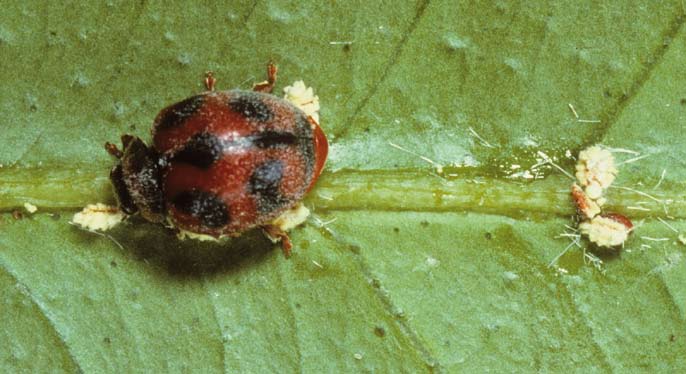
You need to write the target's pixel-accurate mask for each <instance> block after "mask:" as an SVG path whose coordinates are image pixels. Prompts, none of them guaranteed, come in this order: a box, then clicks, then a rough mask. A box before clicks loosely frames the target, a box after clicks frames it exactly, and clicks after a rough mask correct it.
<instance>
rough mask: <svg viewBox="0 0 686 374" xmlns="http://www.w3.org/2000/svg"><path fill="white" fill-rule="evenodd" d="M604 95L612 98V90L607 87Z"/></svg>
mask: <svg viewBox="0 0 686 374" xmlns="http://www.w3.org/2000/svg"><path fill="white" fill-rule="evenodd" d="M603 96H605V97H606V98H610V97H612V92H610V90H609V89H607V88H606V89H605V91H603Z"/></svg>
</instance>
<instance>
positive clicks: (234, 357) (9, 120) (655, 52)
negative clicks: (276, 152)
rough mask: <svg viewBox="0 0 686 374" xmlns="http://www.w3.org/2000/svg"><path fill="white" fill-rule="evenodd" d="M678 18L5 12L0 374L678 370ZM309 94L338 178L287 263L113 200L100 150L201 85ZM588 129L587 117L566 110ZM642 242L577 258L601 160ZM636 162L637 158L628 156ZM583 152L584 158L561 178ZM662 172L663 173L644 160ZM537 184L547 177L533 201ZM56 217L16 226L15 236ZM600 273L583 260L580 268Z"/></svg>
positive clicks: (572, 11) (646, 9)
mask: <svg viewBox="0 0 686 374" xmlns="http://www.w3.org/2000/svg"><path fill="white" fill-rule="evenodd" d="M684 12H685V8H684V5H683V2H682V1H676V0H674V1H665V2H662V3H660V4H652V3H651V4H649V5H648V4H646V5H636V4H633V3H632V4H628V3H626V4H625V3H623V2H615V3H609V2H606V3H603V4H597V2H591V1H585V2H582V3H579V2H554V3H544V2H504V1H502V2H495V3H493V4H482V3H478V2H465V3H464V4H461V3H449V2H428V1H420V2H418V3H408V2H392V3H391V2H388V3H385V4H382V3H374V2H340V3H335V4H321V5H320V4H317V3H309V4H303V3H302V2H286V1H282V0H279V1H271V2H257V1H256V2H252V3H247V2H242V3H236V4H225V5H219V4H213V5H189V6H186V7H182V6H180V5H174V6H170V5H169V4H167V3H162V2H136V3H134V2H119V1H109V2H102V3H88V4H78V7H77V6H76V5H75V4H71V5H62V4H56V3H55V4H53V3H46V2H38V1H29V2H19V1H10V2H9V4H3V11H2V12H1V13H0V63H1V66H2V69H0V89H1V90H2V92H3V95H1V96H0V115H1V117H0V118H1V119H0V126H2V132H1V133H0V144H1V145H2V147H0V164H1V165H0V211H2V212H3V214H2V216H1V218H2V220H1V221H0V290H1V292H2V293H1V295H0V303H1V304H0V305H2V315H1V317H0V318H2V321H1V322H2V323H1V324H0V326H1V327H0V368H1V369H2V371H3V372H20V371H26V372H45V371H56V372H75V371H76V372H78V371H83V372H131V371H141V372H143V371H144V372H222V371H224V372H236V371H243V372H276V371H285V372H359V371H379V372H432V371H437V372H481V371H485V370H490V371H495V372H532V371H541V372H566V371H571V370H574V371H579V372H678V371H679V369H681V368H683V367H685V366H686V358H685V357H684V355H683V352H684V350H685V349H686V320H685V318H684V315H685V309H686V267H685V266H684V251H685V249H686V246H685V244H683V243H681V242H680V241H679V239H678V237H679V235H680V234H681V235H683V234H686V161H684V160H686V147H685V146H684V140H683V139H684V138H683V132H684V128H685V126H686V125H685V123H686V122H685V121H686V88H685V87H686V78H685V77H686V66H685V65H684V63H683V61H685V60H686V30H685V29H684V27H683V24H684V20H685V19H686V18H685V14H684ZM270 60H273V61H275V62H276V63H277V64H278V66H279V82H278V87H279V89H280V88H282V87H284V86H285V85H287V84H289V83H291V82H293V81H295V80H298V79H304V80H305V82H306V83H307V84H308V85H311V86H313V87H314V88H315V90H316V93H317V94H318V95H319V97H320V100H321V105H322V110H321V120H322V126H323V128H324V129H325V131H326V132H327V134H328V135H329V139H330V142H331V153H330V159H329V162H328V164H327V168H326V170H325V172H324V175H323V176H322V178H321V180H320V181H319V183H318V185H317V187H316V188H315V189H314V190H313V191H312V193H311V194H310V196H308V198H307V199H306V204H307V205H308V206H309V207H310V208H311V209H312V210H313V215H312V217H311V218H310V220H308V222H307V223H306V224H305V225H304V226H302V227H299V228H297V229H295V230H293V231H292V233H291V237H292V240H293V243H294V255H293V256H292V257H291V258H290V259H285V258H284V257H283V255H282V254H281V252H280V251H279V250H278V249H277V248H275V247H274V246H273V245H272V244H271V243H270V242H269V241H268V240H266V239H265V238H263V237H262V236H261V234H260V233H259V232H250V233H246V234H245V235H243V236H241V237H240V238H237V239H234V240H232V241H230V242H229V243H226V244H224V245H219V244H215V243H201V242H194V241H179V240H177V239H176V237H175V236H174V235H173V233H171V232H170V231H169V230H166V229H164V228H162V227H159V226H155V225H151V224H147V223H144V222H142V221H141V220H140V219H135V218H134V219H131V220H128V221H126V223H125V224H123V225H120V226H119V227H117V228H115V229H114V230H112V231H109V232H107V233H105V234H95V233H91V232H86V231H83V230H79V229H78V228H76V227H74V226H72V225H70V224H69V220H70V219H71V216H72V215H73V213H75V212H76V211H78V210H79V209H80V207H82V206H84V205H85V204H87V203H92V202H109V203H111V202H113V197H112V192H111V188H110V187H109V183H108V179H107V174H108V169H109V168H110V167H111V166H112V164H113V162H114V161H113V160H112V158H111V157H110V156H108V155H107V153H106V152H105V151H104V150H103V147H102V145H103V144H104V143H105V142H106V141H115V140H117V139H118V137H119V136H120V135H121V134H123V133H132V134H135V135H138V136H141V137H143V138H144V139H146V140H149V126H150V124H151V122H152V119H153V118H154V116H155V115H156V114H157V112H158V111H159V110H160V108H163V107H164V106H166V105H168V104H170V103H172V102H175V101H178V100H180V99H182V98H185V97H187V96H189V95H191V94H193V93H196V92H199V91H201V90H202V89H203V86H202V77H203V75H204V72H205V71H207V70H212V71H214V72H215V76H216V77H218V79H219V81H218V87H219V89H228V88H234V87H238V88H243V89H249V88H250V87H251V85H252V83H253V82H256V81H260V80H262V79H263V75H264V70H265V65H266V63H267V62H268V61H270ZM570 104H571V108H573V111H574V112H575V113H576V114H577V115H578V116H579V118H576V117H575V113H574V112H573V111H572V110H570ZM596 143H602V144H604V145H606V146H608V147H612V148H616V149H617V151H616V152H615V156H616V157H617V158H618V160H619V161H620V162H624V163H621V164H620V166H619V169H620V173H619V176H618V179H617V181H616V182H615V184H614V186H616V187H621V188H614V189H610V190H609V191H608V196H607V197H608V204H607V206H606V207H605V209H607V210H609V211H616V212H619V213H622V214H624V215H626V216H628V217H629V218H631V219H632V220H633V221H634V224H636V226H637V228H636V229H635V231H634V233H633V234H632V236H631V237H630V239H629V241H628V242H627V243H626V244H625V246H624V249H623V250H622V251H621V254H610V253H606V252H602V251H600V252H598V251H596V252H595V253H596V254H597V255H598V256H599V257H600V259H602V260H603V262H604V263H603V265H602V268H601V270H599V269H596V268H595V267H594V266H592V264H589V263H586V261H585V260H584V250H586V249H587V250H591V249H592V246H591V245H590V244H589V243H588V242H586V241H585V240H582V241H581V248H576V247H572V248H571V249H569V250H568V251H567V252H566V253H564V255H562V256H561V257H560V259H559V261H558V262H557V265H556V266H552V267H551V266H549V264H550V263H551V261H552V260H553V259H554V258H555V257H556V256H558V255H559V254H560V253H562V252H563V251H564V250H565V248H566V247H568V246H569V245H570V240H569V238H567V237H560V234H562V233H564V232H565V231H568V229H566V227H565V226H570V227H573V226H574V225H575V223H574V221H573V215H574V207H573V205H572V203H571V200H570V198H569V195H568V191H569V185H570V184H571V181H570V180H569V179H568V178H567V177H565V176H564V175H562V173H561V172H560V171H559V170H558V169H556V168H553V167H551V166H550V165H548V164H541V155H540V153H539V152H543V153H545V154H547V155H550V156H551V157H553V159H554V160H555V162H556V163H557V164H558V165H559V166H560V167H561V168H563V169H566V170H567V171H569V172H572V171H573V168H574V156H576V155H577V154H578V152H579V151H580V150H582V149H584V148H586V147H588V146H590V145H592V144H596ZM622 150H629V151H631V153H625V152H624V151H622ZM570 155H571V156H570ZM644 156H645V158H643V157H644ZM523 171H529V172H530V174H531V175H532V176H534V177H535V178H534V179H528V178H524V177H523V176H525V174H522V172H523ZM27 202H28V203H32V204H35V205H37V206H38V212H37V213H35V214H29V213H28V212H25V211H24V213H23V215H24V218H23V219H16V218H13V215H12V214H11V212H12V211H13V210H15V209H20V210H21V209H23V204H24V203H27ZM589 253H591V252H589Z"/></svg>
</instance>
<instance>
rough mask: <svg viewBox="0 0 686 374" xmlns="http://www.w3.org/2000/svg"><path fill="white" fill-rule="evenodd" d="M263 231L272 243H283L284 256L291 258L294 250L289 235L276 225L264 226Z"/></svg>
mask: <svg viewBox="0 0 686 374" xmlns="http://www.w3.org/2000/svg"><path fill="white" fill-rule="evenodd" d="M262 231H263V232H264V234H265V235H266V236H267V238H269V240H271V241H272V242H274V243H276V242H278V241H281V249H282V250H283V255H284V256H286V258H288V257H291V248H293V244H292V243H291V238H289V237H288V234H287V233H286V232H285V231H283V230H281V229H280V228H279V227H278V226H275V225H264V226H262Z"/></svg>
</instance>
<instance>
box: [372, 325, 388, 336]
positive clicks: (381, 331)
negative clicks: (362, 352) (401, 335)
mask: <svg viewBox="0 0 686 374" xmlns="http://www.w3.org/2000/svg"><path fill="white" fill-rule="evenodd" d="M374 335H376V336H378V337H380V338H383V337H384V336H386V330H385V329H384V328H383V327H381V326H376V327H375V328H374Z"/></svg>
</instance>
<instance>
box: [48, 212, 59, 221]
mask: <svg viewBox="0 0 686 374" xmlns="http://www.w3.org/2000/svg"><path fill="white" fill-rule="evenodd" d="M50 218H52V219H54V220H55V221H59V220H60V218H62V216H61V215H59V214H58V213H53V214H51V215H50Z"/></svg>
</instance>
